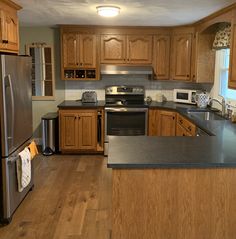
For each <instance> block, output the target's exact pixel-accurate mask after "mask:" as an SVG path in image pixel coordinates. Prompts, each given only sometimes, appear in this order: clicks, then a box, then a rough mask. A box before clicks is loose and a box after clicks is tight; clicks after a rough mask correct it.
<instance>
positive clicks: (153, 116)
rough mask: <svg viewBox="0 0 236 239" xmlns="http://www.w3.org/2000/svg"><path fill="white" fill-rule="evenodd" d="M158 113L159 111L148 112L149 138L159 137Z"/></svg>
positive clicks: (151, 110) (150, 110)
mask: <svg viewBox="0 0 236 239" xmlns="http://www.w3.org/2000/svg"><path fill="white" fill-rule="evenodd" d="M158 113H159V110H157V109H149V110H148V136H158V133H159V132H158Z"/></svg>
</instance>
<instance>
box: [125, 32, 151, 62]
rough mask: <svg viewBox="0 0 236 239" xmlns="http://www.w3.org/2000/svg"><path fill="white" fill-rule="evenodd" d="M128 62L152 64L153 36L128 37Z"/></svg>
mask: <svg viewBox="0 0 236 239" xmlns="http://www.w3.org/2000/svg"><path fill="white" fill-rule="evenodd" d="M127 61H128V63H131V64H152V36H138V35H136V36H131V35H130V36H127Z"/></svg>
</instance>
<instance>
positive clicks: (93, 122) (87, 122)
mask: <svg viewBox="0 0 236 239" xmlns="http://www.w3.org/2000/svg"><path fill="white" fill-rule="evenodd" d="M96 148H97V111H87V112H80V113H79V149H80V150H96Z"/></svg>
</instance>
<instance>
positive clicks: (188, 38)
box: [171, 33, 192, 81]
mask: <svg viewBox="0 0 236 239" xmlns="http://www.w3.org/2000/svg"><path fill="white" fill-rule="evenodd" d="M171 49H172V56H171V78H172V79H173V80H183V81H190V80H191V58H192V57H191V54H192V34H191V33H179V34H177V33H174V35H173V37H172V48H171Z"/></svg>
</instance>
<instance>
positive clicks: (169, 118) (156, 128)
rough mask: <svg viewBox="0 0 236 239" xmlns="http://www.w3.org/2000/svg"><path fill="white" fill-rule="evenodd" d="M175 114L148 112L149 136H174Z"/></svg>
mask: <svg viewBox="0 0 236 239" xmlns="http://www.w3.org/2000/svg"><path fill="white" fill-rule="evenodd" d="M175 128H176V113H175V112H173V111H166V110H157V109H150V110H149V128H148V133H149V134H148V135H149V136H175V130H176V129H175Z"/></svg>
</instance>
